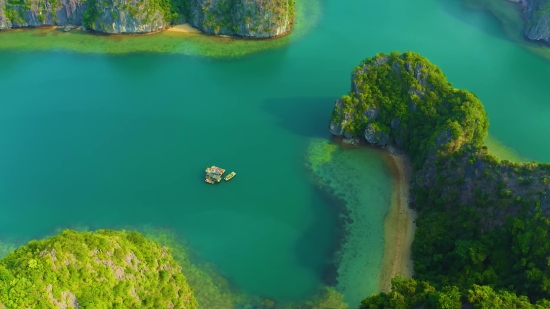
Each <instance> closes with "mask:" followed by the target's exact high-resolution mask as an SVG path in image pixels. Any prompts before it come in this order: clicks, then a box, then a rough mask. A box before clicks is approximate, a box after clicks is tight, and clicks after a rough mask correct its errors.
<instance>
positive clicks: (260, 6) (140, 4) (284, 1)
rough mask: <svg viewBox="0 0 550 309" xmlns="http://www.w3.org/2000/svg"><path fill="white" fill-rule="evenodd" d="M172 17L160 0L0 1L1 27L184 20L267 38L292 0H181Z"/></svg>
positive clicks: (287, 14) (149, 26) (280, 26)
mask: <svg viewBox="0 0 550 309" xmlns="http://www.w3.org/2000/svg"><path fill="white" fill-rule="evenodd" d="M180 2H181V3H180V4H179V6H181V7H178V8H177V9H178V10H180V11H178V12H179V13H176V15H175V16H174V11H175V10H176V8H175V7H172V8H170V7H169V6H168V7H166V6H167V4H166V3H164V2H162V1H161V0H23V1H22V4H18V5H9V4H8V3H7V0H0V30H5V29H10V28H21V27H40V26H54V25H58V26H66V25H74V26H81V25H82V26H84V27H86V28H88V29H92V30H95V31H98V32H103V33H107V34H123V33H150V32H156V31H159V30H163V29H165V28H167V27H169V25H170V21H178V22H184V21H185V20H188V21H189V23H190V24H191V25H192V26H195V27H197V28H199V29H200V30H202V31H203V32H205V33H208V34H214V35H230V36H240V37H246V38H272V37H277V36H281V35H283V34H286V33H288V32H290V30H291V27H292V22H293V20H294V0H181V1H180Z"/></svg>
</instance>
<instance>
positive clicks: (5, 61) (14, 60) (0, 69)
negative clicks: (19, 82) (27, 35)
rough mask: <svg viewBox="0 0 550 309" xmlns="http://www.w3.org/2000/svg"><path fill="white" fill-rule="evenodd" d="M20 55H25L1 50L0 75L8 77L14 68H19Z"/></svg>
mask: <svg viewBox="0 0 550 309" xmlns="http://www.w3.org/2000/svg"><path fill="white" fill-rule="evenodd" d="M21 57H25V55H22V54H21V53H17V52H3V53H2V57H0V76H2V77H8V76H9V74H12V72H14V71H15V70H18V69H20V65H21V60H20V58H21Z"/></svg>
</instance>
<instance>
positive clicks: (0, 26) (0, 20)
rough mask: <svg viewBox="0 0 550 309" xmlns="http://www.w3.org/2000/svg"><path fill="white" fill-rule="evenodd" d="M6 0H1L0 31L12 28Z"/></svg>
mask: <svg viewBox="0 0 550 309" xmlns="http://www.w3.org/2000/svg"><path fill="white" fill-rule="evenodd" d="M5 9H6V3H5V0H0V31H1V30H5V29H9V28H11V22H10V21H9V20H8V19H7V17H6V12H5Z"/></svg>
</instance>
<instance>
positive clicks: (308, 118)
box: [264, 97, 335, 138]
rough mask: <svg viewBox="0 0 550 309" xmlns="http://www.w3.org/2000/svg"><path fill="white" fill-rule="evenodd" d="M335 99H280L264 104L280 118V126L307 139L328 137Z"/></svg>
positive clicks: (267, 101)
mask: <svg viewBox="0 0 550 309" xmlns="http://www.w3.org/2000/svg"><path fill="white" fill-rule="evenodd" d="M334 101H335V98H332V97H331V98H322V97H319V98H316V97H313V98H312V97H303V98H278V99H268V100H266V101H265V102H264V109H265V110H266V111H267V112H269V113H270V114H272V115H273V116H275V117H277V118H278V120H279V121H278V125H280V126H281V127H283V128H285V129H286V130H288V131H290V132H292V133H294V134H297V135H301V136H305V137H323V138H324V137H327V136H328V129H327V127H328V119H329V116H328V115H330V112H331V111H332V109H333V108H334Z"/></svg>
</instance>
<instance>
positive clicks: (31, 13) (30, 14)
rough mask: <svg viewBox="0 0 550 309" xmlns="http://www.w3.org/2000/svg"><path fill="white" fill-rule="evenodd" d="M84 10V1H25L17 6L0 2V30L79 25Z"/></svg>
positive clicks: (0, 0) (3, 1)
mask: <svg viewBox="0 0 550 309" xmlns="http://www.w3.org/2000/svg"><path fill="white" fill-rule="evenodd" d="M2 3H3V4H4V5H2ZM85 10H86V4H85V1H84V0H61V1H52V0H47V1H39V0H26V1H25V2H24V4H19V5H9V4H7V1H5V0H0V30H4V29H9V28H22V27H40V26H53V25H79V24H81V23H82V15H83V13H84V11H85ZM2 11H3V13H2Z"/></svg>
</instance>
